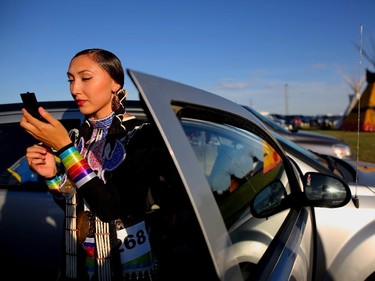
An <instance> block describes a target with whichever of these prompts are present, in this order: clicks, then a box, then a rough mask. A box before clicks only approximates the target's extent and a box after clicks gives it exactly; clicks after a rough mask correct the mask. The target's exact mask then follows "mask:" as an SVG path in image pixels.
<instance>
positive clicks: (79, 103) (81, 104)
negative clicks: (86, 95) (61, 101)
mask: <svg viewBox="0 0 375 281" xmlns="http://www.w3.org/2000/svg"><path fill="white" fill-rule="evenodd" d="M85 102H86V101H84V100H77V101H76V103H77V105H78V106H83V105H84V104H85Z"/></svg>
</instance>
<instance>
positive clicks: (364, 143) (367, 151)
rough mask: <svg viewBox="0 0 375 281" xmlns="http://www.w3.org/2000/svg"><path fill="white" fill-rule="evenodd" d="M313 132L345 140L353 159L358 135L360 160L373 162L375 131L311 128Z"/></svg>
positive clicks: (374, 157) (374, 159)
mask: <svg viewBox="0 0 375 281" xmlns="http://www.w3.org/2000/svg"><path fill="white" fill-rule="evenodd" d="M311 131H313V132H317V133H321V134H326V135H331V136H336V137H339V138H341V139H343V140H344V141H346V142H347V143H348V144H349V145H350V147H351V148H352V150H353V153H354V159H357V152H356V151H357V139H358V137H359V145H358V147H359V154H358V159H359V160H360V161H367V162H372V163H375V132H359V134H358V132H349V131H340V130H311Z"/></svg>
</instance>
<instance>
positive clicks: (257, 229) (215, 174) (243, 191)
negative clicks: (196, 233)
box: [181, 118, 289, 275]
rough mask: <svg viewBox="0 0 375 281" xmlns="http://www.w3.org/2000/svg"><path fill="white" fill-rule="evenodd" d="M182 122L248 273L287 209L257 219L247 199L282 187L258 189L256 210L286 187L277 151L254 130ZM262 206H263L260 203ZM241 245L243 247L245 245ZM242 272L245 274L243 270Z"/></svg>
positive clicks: (281, 162) (277, 196)
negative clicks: (261, 195)
mask: <svg viewBox="0 0 375 281" xmlns="http://www.w3.org/2000/svg"><path fill="white" fill-rule="evenodd" d="M181 123H182V126H183V128H184V131H185V133H186V136H187V137H188V140H189V143H190V144H191V146H192V148H193V150H194V152H195V154H196V156H197V159H198V161H199V163H200V165H201V168H202V170H203V172H204V174H205V176H206V178H207V180H208V182H209V185H210V187H211V190H212V192H213V195H214V197H215V199H216V202H217V204H218V207H219V209H220V212H221V214H222V217H223V219H224V222H225V224H226V226H227V229H228V231H229V232H230V237H231V240H232V243H233V244H235V245H240V244H243V246H244V248H242V249H241V251H240V253H238V255H239V256H241V257H239V258H243V259H244V263H243V264H242V267H243V268H242V271H243V273H244V274H245V275H248V274H250V272H247V271H250V269H251V268H252V266H249V265H250V264H251V265H254V264H256V263H257V262H258V261H259V259H260V257H261V256H262V255H263V254H264V252H265V250H266V249H267V247H268V246H269V244H270V242H271V241H272V238H273V237H275V235H276V232H277V231H278V229H279V228H280V227H281V224H282V223H283V221H284V219H285V217H286V214H287V211H282V212H279V213H277V214H276V215H274V217H275V219H273V220H272V222H270V220H268V219H257V218H255V217H253V216H252V215H251V213H250V202H251V200H252V199H253V198H254V196H255V195H257V194H258V193H259V192H260V191H262V190H265V189H267V191H271V190H273V189H274V188H273V187H278V188H279V187H280V186H281V187H282V189H281V190H285V194H279V193H278V194H276V193H275V192H263V197H258V198H257V200H258V201H257V203H256V204H257V208H258V207H259V208H261V207H262V204H263V205H265V206H264V207H265V208H266V207H268V205H271V204H272V202H273V201H274V200H275V199H277V198H279V196H281V197H283V196H285V195H286V194H287V193H289V191H288V180H287V176H286V172H285V169H284V165H283V161H282V159H281V157H280V155H279V154H278V153H277V152H276V151H275V150H274V149H273V148H272V146H271V145H270V144H269V143H268V142H267V141H266V140H264V139H262V138H261V137H259V136H258V135H256V134H255V133H252V132H249V131H246V130H244V129H242V128H237V127H235V126H231V125H224V124H218V123H214V122H208V121H203V120H198V119H188V118H183V119H182V121H181ZM266 205H267V206H266ZM245 245H246V246H245ZM246 272H247V273H246Z"/></svg>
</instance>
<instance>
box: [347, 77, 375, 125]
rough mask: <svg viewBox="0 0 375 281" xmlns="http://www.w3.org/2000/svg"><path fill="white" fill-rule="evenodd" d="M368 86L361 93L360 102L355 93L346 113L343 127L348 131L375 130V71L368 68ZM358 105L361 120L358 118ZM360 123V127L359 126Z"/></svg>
mask: <svg viewBox="0 0 375 281" xmlns="http://www.w3.org/2000/svg"><path fill="white" fill-rule="evenodd" d="M366 82H367V86H366V88H365V89H364V90H363V92H362V94H361V95H360V100H359V103H358V99H357V97H356V96H355V95H354V96H353V97H352V101H351V102H350V104H349V107H348V110H347V112H346V114H344V118H343V122H342V124H341V129H342V130H346V131H357V130H358V129H359V130H360V131H363V132H374V131H375V73H373V72H370V71H369V70H366ZM358 106H360V108H359V120H358ZM358 125H359V128H358Z"/></svg>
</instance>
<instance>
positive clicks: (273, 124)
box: [243, 105, 290, 134]
mask: <svg viewBox="0 0 375 281" xmlns="http://www.w3.org/2000/svg"><path fill="white" fill-rule="evenodd" d="M243 107H244V108H245V109H247V110H248V111H250V112H251V113H252V114H254V115H255V116H256V117H257V118H258V119H259V120H261V121H262V122H263V123H264V124H265V125H266V126H268V127H270V128H271V129H272V130H274V131H276V132H280V133H284V134H289V133H290V132H289V131H288V130H287V129H285V128H283V127H282V126H280V125H279V124H277V123H276V122H275V121H273V120H272V119H270V118H268V117H266V116H264V115H263V114H261V113H259V112H258V111H256V110H254V109H252V108H251V107H248V106H246V105H244V106H243Z"/></svg>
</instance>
